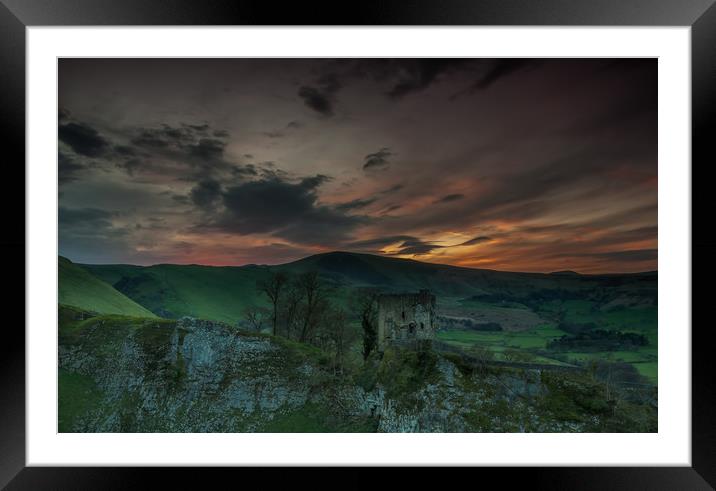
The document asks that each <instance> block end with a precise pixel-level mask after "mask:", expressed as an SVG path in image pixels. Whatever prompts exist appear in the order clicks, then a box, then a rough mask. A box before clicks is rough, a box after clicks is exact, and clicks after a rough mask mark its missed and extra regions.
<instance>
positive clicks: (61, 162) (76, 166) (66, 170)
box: [57, 152, 87, 185]
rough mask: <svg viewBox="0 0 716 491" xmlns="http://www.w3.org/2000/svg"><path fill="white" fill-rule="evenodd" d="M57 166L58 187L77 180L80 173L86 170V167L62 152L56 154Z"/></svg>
mask: <svg viewBox="0 0 716 491" xmlns="http://www.w3.org/2000/svg"><path fill="white" fill-rule="evenodd" d="M57 164H58V172H57V179H58V181H59V183H60V185H62V184H67V183H68V182H72V181H76V180H78V179H79V178H80V174H81V173H82V171H84V170H85V169H86V168H87V166H86V165H84V164H81V163H79V162H78V161H77V160H76V159H75V158H73V157H70V156H69V155H67V154H65V153H64V152H58V154H57Z"/></svg>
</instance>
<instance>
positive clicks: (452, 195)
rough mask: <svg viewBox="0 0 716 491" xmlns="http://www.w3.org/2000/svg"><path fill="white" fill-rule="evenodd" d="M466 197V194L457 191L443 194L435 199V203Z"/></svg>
mask: <svg viewBox="0 0 716 491" xmlns="http://www.w3.org/2000/svg"><path fill="white" fill-rule="evenodd" d="M464 197H465V195H464V194H460V193H455V194H448V195H447V196H443V197H442V198H439V199H436V200H435V201H433V204H438V203H450V202H451V201H458V200H461V199H463V198H464Z"/></svg>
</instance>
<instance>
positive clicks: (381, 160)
mask: <svg viewBox="0 0 716 491" xmlns="http://www.w3.org/2000/svg"><path fill="white" fill-rule="evenodd" d="M393 155H394V154H393V153H392V152H391V151H390V148H388V147H383V148H381V149H380V150H378V151H377V152H375V153H369V154H368V155H366V156H365V157H364V158H363V161H364V162H363V170H369V169H385V168H386V167H388V166H389V165H390V161H389V158H390V157H391V156H393Z"/></svg>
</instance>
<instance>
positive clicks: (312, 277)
mask: <svg viewBox="0 0 716 491" xmlns="http://www.w3.org/2000/svg"><path fill="white" fill-rule="evenodd" d="M296 286H297V288H298V290H299V292H300V293H301V296H302V299H303V309H302V312H301V314H302V321H301V331H300V336H299V341H301V342H306V341H307V340H309V339H310V337H311V335H312V333H313V331H314V330H315V328H316V326H317V325H318V322H320V320H321V315H323V314H324V313H325V311H326V309H327V308H328V302H327V299H326V295H327V288H326V286H325V285H324V283H323V281H321V278H320V276H319V275H318V272H317V271H309V272H306V273H303V274H301V275H300V276H299V277H298V278H297V280H296Z"/></svg>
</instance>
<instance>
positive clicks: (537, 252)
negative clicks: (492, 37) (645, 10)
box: [58, 58, 657, 273]
mask: <svg viewBox="0 0 716 491" xmlns="http://www.w3.org/2000/svg"><path fill="white" fill-rule="evenodd" d="M58 139H59V143H58V181H59V210H58V213H59V252H60V254H61V255H63V256H66V257H68V258H70V259H71V260H73V261H75V262H80V263H101V264H107V263H129V264H140V265H149V264H158V263H176V264H206V265H244V264H279V263H285V262H289V261H293V260H296V259H300V258H303V257H305V256H308V255H312V254H316V253H322V252H328V251H334V250H341V251H352V252H364V253H370V254H380V255H384V256H390V257H400V258H411V259H416V260H419V261H427V262H435V263H442V264H451V265H456V266H465V267H473V268H487V269H497V270H509V271H534V272H550V271H562V270H572V271H577V272H581V273H606V272H637V271H654V270H657V62H656V60H655V59H514V58H513V59H474V58H473V59H459V58H441V59H426V58H421V59H408V58H401V59H385V58H381V59H328V58H323V59H277V58H272V59H259V58H256V59H87V58H84V59H61V60H60V61H59V108H58Z"/></svg>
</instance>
